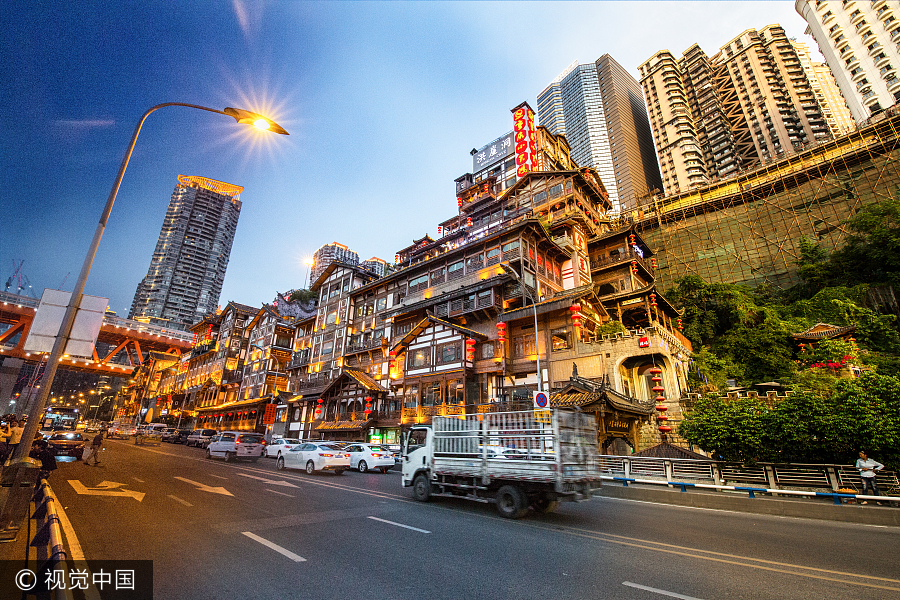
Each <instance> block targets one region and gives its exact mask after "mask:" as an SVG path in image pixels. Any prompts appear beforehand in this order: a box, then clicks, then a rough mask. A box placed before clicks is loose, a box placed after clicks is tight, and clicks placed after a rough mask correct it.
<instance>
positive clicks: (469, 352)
mask: <svg viewBox="0 0 900 600" xmlns="http://www.w3.org/2000/svg"><path fill="white" fill-rule="evenodd" d="M475 343H476V342H475V340H473V339H472V338H469V339H467V340H466V360H467V361H469V362H472V361H474V360H475Z"/></svg>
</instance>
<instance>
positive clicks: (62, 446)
mask: <svg viewBox="0 0 900 600" xmlns="http://www.w3.org/2000/svg"><path fill="white" fill-rule="evenodd" d="M47 443H48V444H49V448H50V452H52V453H53V454H55V455H57V456H60V455H63V456H75V457H79V456H81V453H82V452H83V451H84V436H82V435H81V434H80V433H76V432H74V431H67V432H62V431H61V432H57V433H53V434H51V435H50V437H49V438H48V439H47Z"/></svg>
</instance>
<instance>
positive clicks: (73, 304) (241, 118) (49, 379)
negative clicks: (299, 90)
mask: <svg viewBox="0 0 900 600" xmlns="http://www.w3.org/2000/svg"><path fill="white" fill-rule="evenodd" d="M165 106H185V107H187V108H196V109H198V110H205V111H207V112H214V113H219V114H222V115H228V116H229V117H232V118H234V119H235V120H236V121H237V122H238V123H243V124H248V125H253V126H254V127H256V128H258V129H268V130H269V131H273V132H275V133H280V134H282V135H288V132H287V131H285V130H284V129H282V128H281V126H280V125H278V124H276V123H275V122H273V121H270V120H269V119H266V118H265V117H263V116H262V115H258V114H256V113H253V112H250V111H246V110H242V109H239V108H226V109H225V110H217V109H215V108H207V107H206V106H198V105H196V104H185V103H182V102H166V103H163V104H157V105H156V106H154V107H152V108H151V109H149V110H148V111H147V112H145V113H144V116H142V117H141V120H140V121H138V124H137V127H135V129H134V135H132V136H131V143H130V144H128V149H127V150H126V151H125V156H124V157H123V158H122V164H121V165H120V166H119V172H118V174H117V175H116V181H115V183H113V187H112V191H110V193H109V197H108V198H107V199H106V206H105V207H104V208H103V213H102V214H101V215H100V221H99V222H98V223H97V229H96V231H94V237H93V239H92V240H91V245H90V247H89V248H88V253H87V256H85V258H84V264H83V265H82V266H81V272H80V273H79V274H78V279H77V280H76V281H75V289H73V290H72V295H71V296H70V297H69V304H68V306H67V307H66V312H65V314H64V315H63V320H62V323H60V326H59V332H58V333H57V334H56V339H55V341H54V342H53V348H52V349H51V350H50V357H49V358H48V359H47V370H46V377H45V379H46V381H45V382H44V385H42V386H41V392H40V395H39V396H38V399H37V401H36V402H34V403H33V404H32V405H31V410H30V411H29V412H28V422H27V423H26V425H25V430H24V431H23V432H22V439H23V440H25V441H26V443H22V444H19V445H18V446H17V447H16V451H15V452H14V453H13V456H12V459H11V462H12V461H15V460H18V459H22V458H25V457H26V456H28V453H29V452H30V451H31V440H33V439H34V435H35V434H36V433H37V431H38V426H39V425H40V423H39V421H40V415H41V414H42V413H43V411H44V406H45V405H46V404H47V398H48V397H49V396H50V388H51V387H52V386H53V379H54V378H55V377H56V369H57V368H58V367H59V361H60V360H62V355H63V352H64V351H65V347H66V343H67V342H68V341H69V335H70V334H71V333H72V326H73V325H74V323H75V314H76V312H77V310H78V305H79V304H81V296H82V295H83V294H84V286H85V284H87V279H88V275H89V274H90V272H91V266H92V265H93V263H94V257H95V256H96V255H97V248H98V247H99V246H100V239H101V238H102V237H103V232H104V230H105V229H106V223H107V221H109V215H110V213H111V212H112V207H113V203H115V201H116V195H117V194H118V193H119V186H120V185H121V184H122V177H123V176H124V175H125V168H126V167H127V166H128V161H129V160H131V153H132V152H133V151H134V145H135V143H136V142H137V138H138V134H140V132H141V127H143V125H144V121H146V120H147V117H149V116H150V113H152V112H153V111H155V110H158V109H160V108H163V107H165Z"/></svg>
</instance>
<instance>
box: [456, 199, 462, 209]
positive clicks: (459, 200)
mask: <svg viewBox="0 0 900 600" xmlns="http://www.w3.org/2000/svg"><path fill="white" fill-rule="evenodd" d="M456 206H458V207H460V208H462V198H457V199H456Z"/></svg>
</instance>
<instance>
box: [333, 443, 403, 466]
mask: <svg viewBox="0 0 900 600" xmlns="http://www.w3.org/2000/svg"><path fill="white" fill-rule="evenodd" d="M345 450H346V451H347V452H349V453H350V467H351V468H353V469H356V470H357V471H359V472H360V473H365V472H366V471H368V470H370V469H377V470H379V471H381V472H382V473H387V472H388V471H390V470H391V468H393V466H394V454H393V453H392V452H391V451H390V449H389V448H388V447H387V446H382V445H380V444H350V445H349V446H347V448H345Z"/></svg>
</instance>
